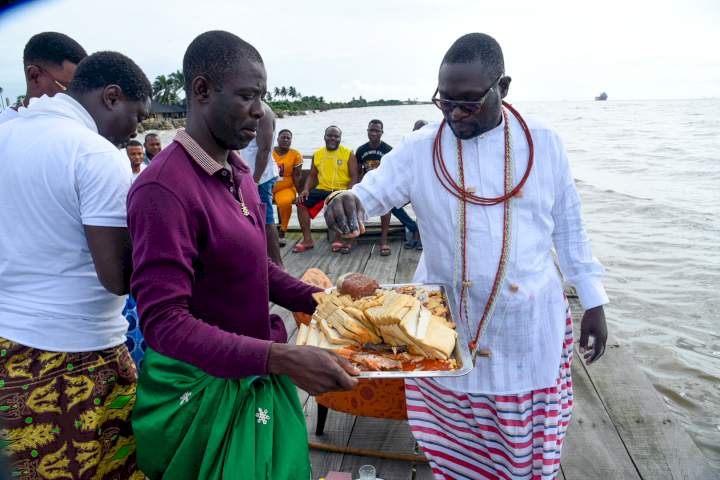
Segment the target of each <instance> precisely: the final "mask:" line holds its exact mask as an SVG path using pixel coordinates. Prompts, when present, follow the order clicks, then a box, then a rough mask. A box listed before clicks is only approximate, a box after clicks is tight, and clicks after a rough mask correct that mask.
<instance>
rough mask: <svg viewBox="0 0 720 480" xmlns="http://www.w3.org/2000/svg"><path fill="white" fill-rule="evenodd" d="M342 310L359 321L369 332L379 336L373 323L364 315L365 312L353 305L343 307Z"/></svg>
mask: <svg viewBox="0 0 720 480" xmlns="http://www.w3.org/2000/svg"><path fill="white" fill-rule="evenodd" d="M343 310H344V311H345V313H347V314H349V315H350V316H351V317H353V318H354V319H355V320H357V321H358V322H360V323H361V324H362V325H363V326H364V327H365V328H367V329H368V330H370V332H371V333H373V334H375V335H376V336H379V334H378V331H377V329H376V328H375V325H374V324H373V323H372V322H371V321H370V320H369V319H368V317H367V316H366V315H365V312H363V311H362V310H360V309H358V308H355V307H345V308H343ZM378 343H379V342H378Z"/></svg>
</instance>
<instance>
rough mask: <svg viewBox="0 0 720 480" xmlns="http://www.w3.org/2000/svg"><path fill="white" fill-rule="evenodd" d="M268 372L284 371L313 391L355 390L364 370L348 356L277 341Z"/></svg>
mask: <svg viewBox="0 0 720 480" xmlns="http://www.w3.org/2000/svg"><path fill="white" fill-rule="evenodd" d="M268 372H270V373H271V374H284V375H287V376H289V377H290V379H291V380H292V381H293V383H294V384H295V385H297V387H298V388H301V389H302V390H305V391H306V392H307V393H309V394H310V395H318V394H321V393H325V392H332V391H337V390H352V389H353V388H355V386H357V383H358V381H357V379H356V378H353V377H352V376H351V375H357V374H359V373H360V371H359V370H357V369H356V368H355V367H353V366H352V364H351V363H350V362H349V361H347V360H346V359H344V358H342V357H339V356H337V355H335V354H334V353H332V352H330V351H328V350H325V349H322V348H318V347H308V346H296V345H288V344H285V343H273V344H272V346H271V347H270V356H269V357H268Z"/></svg>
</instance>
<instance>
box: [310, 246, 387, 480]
mask: <svg viewBox="0 0 720 480" xmlns="http://www.w3.org/2000/svg"><path fill="white" fill-rule="evenodd" d="M318 243H323V244H325V245H326V246H327V248H328V250H327V253H325V254H324V255H322V256H321V257H320V258H319V259H318V260H317V262H315V264H314V265H313V266H315V267H317V268H319V269H320V270H322V271H323V272H325V274H326V275H327V276H328V277H330V280H331V281H332V282H333V283H334V282H335V281H336V280H337V277H338V276H340V275H341V274H343V273H347V272H358V271H359V272H362V271H363V270H364V269H365V265H366V264H367V261H368V259H369V257H370V252H371V251H372V248H373V244H374V242H373V241H362V242H358V243H357V244H356V245H355V246H354V248H353V250H352V252H351V253H350V254H347V255H343V254H341V253H333V252H331V251H330V250H329V244H328V242H327V241H325V240H322V241H321V242H317V241H316V247H315V248H316V249H317V248H318V246H317V245H318ZM305 417H306V418H307V425H308V433H309V437H308V438H309V439H310V441H313V442H322V443H332V444H333V445H336V446H347V444H348V441H349V439H350V434H351V433H352V427H353V425H354V424H355V417H353V416H352V415H346V414H344V413H339V412H333V411H331V412H329V413H328V417H327V421H326V423H325V434H324V435H322V436H320V437H317V436H316V435H315V425H316V423H317V403H316V402H315V399H314V398H310V399H309V400H308V401H307V402H306V403H305ZM310 460H311V462H312V464H313V475H316V474H318V475H325V474H326V473H327V472H328V471H331V470H338V469H339V468H340V466H341V465H342V460H343V455H341V454H334V453H329V452H323V451H318V450H311V452H310Z"/></svg>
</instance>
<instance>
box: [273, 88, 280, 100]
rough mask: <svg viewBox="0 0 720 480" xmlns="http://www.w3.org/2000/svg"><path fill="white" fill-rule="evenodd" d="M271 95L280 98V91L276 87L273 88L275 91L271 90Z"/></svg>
mask: <svg viewBox="0 0 720 480" xmlns="http://www.w3.org/2000/svg"><path fill="white" fill-rule="evenodd" d="M273 93H274V94H275V98H277V97H279V96H280V89H279V88H278V87H275V90H273Z"/></svg>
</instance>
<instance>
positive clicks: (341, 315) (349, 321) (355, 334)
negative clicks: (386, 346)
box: [328, 309, 382, 345]
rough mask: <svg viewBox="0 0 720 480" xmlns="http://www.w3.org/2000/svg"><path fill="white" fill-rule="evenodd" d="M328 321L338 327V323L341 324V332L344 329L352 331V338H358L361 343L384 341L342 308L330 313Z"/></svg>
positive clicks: (339, 329)
mask: <svg viewBox="0 0 720 480" xmlns="http://www.w3.org/2000/svg"><path fill="white" fill-rule="evenodd" d="M328 321H329V322H330V323H331V324H332V325H333V326H334V327H336V328H337V326H338V325H340V326H341V328H337V330H338V331H339V332H341V331H342V329H344V330H346V331H348V332H350V335H349V336H350V338H353V339H354V340H357V341H358V342H359V343H360V344H361V345H362V344H364V343H367V342H370V343H381V342H382V339H381V338H380V337H378V336H377V335H376V334H375V333H373V332H371V331H370V330H369V329H368V328H367V327H365V325H363V324H362V323H360V322H359V321H357V320H355V319H354V318H353V317H351V316H350V315H348V314H347V313H346V312H345V311H344V310H342V309H338V310H336V311H335V312H334V313H333V314H332V315H330V317H329V318H328ZM343 336H348V335H343Z"/></svg>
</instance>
